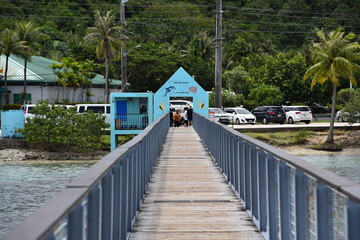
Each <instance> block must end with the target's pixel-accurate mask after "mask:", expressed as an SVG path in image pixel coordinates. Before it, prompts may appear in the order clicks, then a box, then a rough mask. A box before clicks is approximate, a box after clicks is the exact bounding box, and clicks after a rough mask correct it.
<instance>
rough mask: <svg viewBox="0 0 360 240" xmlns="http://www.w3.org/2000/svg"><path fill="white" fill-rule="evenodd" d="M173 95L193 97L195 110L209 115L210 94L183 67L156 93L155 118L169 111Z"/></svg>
mask: <svg viewBox="0 0 360 240" xmlns="http://www.w3.org/2000/svg"><path fill="white" fill-rule="evenodd" d="M171 97H192V98H193V109H194V110H193V111H194V112H196V113H199V114H201V115H203V116H206V117H207V116H208V115H209V95H208V93H207V92H205V90H204V89H203V88H202V87H201V86H200V85H199V84H198V83H197V82H196V81H195V80H194V79H193V78H192V77H191V76H190V75H189V74H188V73H187V72H186V71H185V70H184V69H183V68H179V69H178V70H177V71H176V72H175V73H174V74H173V75H172V76H171V77H170V78H169V80H168V81H167V82H166V83H165V84H164V85H163V86H162V87H161V88H160V89H159V90H158V91H157V92H156V93H155V95H154V120H156V119H158V118H160V117H161V116H163V115H164V114H165V113H166V112H168V111H169V110H170V109H169V106H170V98H171Z"/></svg>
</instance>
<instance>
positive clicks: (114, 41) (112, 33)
mask: <svg viewBox="0 0 360 240" xmlns="http://www.w3.org/2000/svg"><path fill="white" fill-rule="evenodd" d="M115 19H116V18H115V14H112V12H111V11H108V12H107V13H106V15H105V16H101V14H100V12H99V11H96V12H95V26H94V27H89V28H88V31H89V32H90V33H89V34H88V35H87V36H85V40H86V41H87V43H97V46H96V56H97V57H98V59H99V60H104V62H105V103H108V102H109V64H111V62H112V60H113V59H115V58H117V57H119V56H120V48H121V45H122V44H123V41H122V40H121V34H120V30H121V29H122V27H121V26H119V25H116V23H115Z"/></svg>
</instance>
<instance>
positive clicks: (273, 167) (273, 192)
mask: <svg viewBox="0 0 360 240" xmlns="http://www.w3.org/2000/svg"><path fill="white" fill-rule="evenodd" d="M277 165H278V163H277V160H276V159H275V158H274V157H272V156H270V155H269V156H268V167H267V170H268V173H267V176H268V181H267V182H268V188H267V189H268V207H267V209H268V224H269V239H277V238H278V215H277V212H278V210H277V208H278V205H277V186H278V185H277V183H278V180H277V171H278V166H277Z"/></svg>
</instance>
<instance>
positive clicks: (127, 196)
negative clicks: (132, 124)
mask: <svg viewBox="0 0 360 240" xmlns="http://www.w3.org/2000/svg"><path fill="white" fill-rule="evenodd" d="M168 129H169V115H168V114H166V115H165V116H163V117H162V118H161V119H159V120H157V121H155V122H153V123H152V124H151V125H149V127H148V128H146V129H145V130H144V131H142V132H141V133H140V134H139V135H137V136H136V137H135V138H134V139H132V140H131V141H129V142H128V143H126V144H124V145H122V146H120V147H118V148H117V149H116V150H114V151H113V152H111V153H109V154H108V155H107V156H105V157H104V158H103V159H101V160H100V161H99V162H97V163H96V164H95V165H94V166H92V167H91V168H90V169H89V170H88V171H87V172H86V173H85V174H84V175H82V176H80V177H79V178H78V179H77V180H75V181H73V182H72V183H70V184H69V185H68V186H67V187H66V189H65V190H63V191H62V192H61V193H60V194H59V195H57V196H55V197H54V198H53V199H52V200H50V201H49V202H48V203H47V204H46V205H45V206H43V207H41V208H40V209H39V210H38V211H36V212H35V213H34V214H32V215H30V216H29V217H28V218H26V219H25V220H24V222H22V223H20V224H19V225H18V226H16V227H15V228H14V229H13V230H11V231H10V232H9V233H8V234H7V235H6V236H5V237H4V238H3V240H10V239H11V240H13V239H27V240H35V239H46V240H52V239H74V240H78V239H127V237H128V235H129V233H130V231H131V227H132V224H133V221H134V219H135V216H136V214H137V211H138V209H139V208H140V203H141V201H142V199H143V196H144V194H145V190H146V187H147V183H148V181H149V180H150V176H151V174H152V170H153V167H154V164H155V162H156V160H157V158H158V155H159V154H160V151H161V148H162V145H163V143H164V141H165V137H166V134H167V132H168Z"/></svg>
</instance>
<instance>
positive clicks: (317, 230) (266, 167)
mask: <svg viewBox="0 0 360 240" xmlns="http://www.w3.org/2000/svg"><path fill="white" fill-rule="evenodd" d="M194 128H195V130H196V131H197V133H198V134H199V136H200V137H201V139H202V141H203V143H204V144H205V145H206V147H207V148H208V151H209V152H210V153H211V155H212V156H213V158H214V161H215V162H216V163H217V164H218V166H219V168H220V169H221V170H222V171H223V173H224V175H225V176H226V178H227V180H228V182H229V184H230V185H231V186H232V188H233V189H234V191H235V192H236V194H237V195H238V197H239V198H240V199H241V200H243V201H244V203H245V208H246V210H247V211H248V213H249V214H250V216H251V217H252V219H253V221H254V222H255V224H256V225H257V226H258V228H259V229H260V231H261V233H262V234H263V236H264V237H265V238H266V239H324V240H328V239H350V240H353V239H359V236H360V227H359V226H360V205H359V203H360V186H359V185H357V184H354V183H351V182H349V181H347V180H346V179H344V178H341V177H339V176H337V175H335V174H332V173H330V172H328V171H326V170H324V169H320V168H317V167H315V166H313V165H311V164H309V163H307V162H305V161H303V160H301V159H300V158H298V157H295V156H293V155H290V154H287V153H285V152H283V151H281V150H278V149H276V148H274V147H271V146H269V145H267V144H265V143H262V142H260V141H258V140H255V139H252V138H250V137H248V136H245V135H243V134H240V133H239V132H237V131H235V130H233V129H231V128H229V127H227V126H225V125H222V124H219V123H216V122H213V121H209V120H208V119H206V118H204V117H202V116H200V115H198V114H194Z"/></svg>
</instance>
